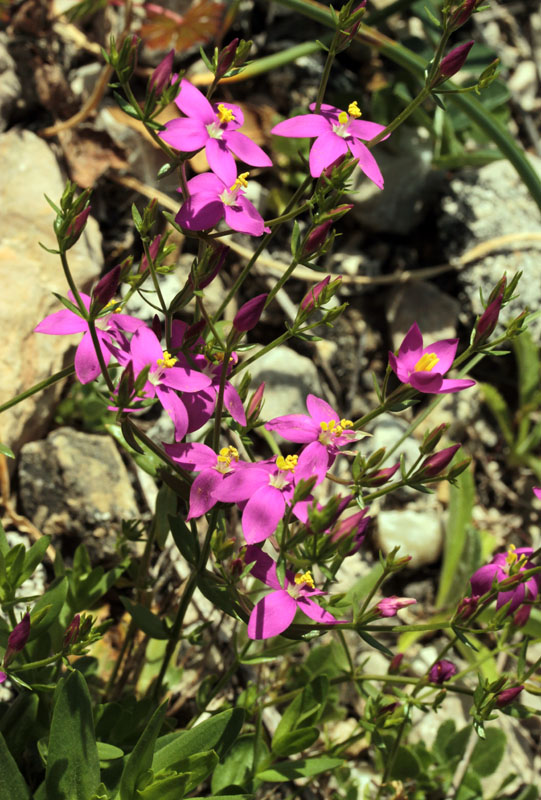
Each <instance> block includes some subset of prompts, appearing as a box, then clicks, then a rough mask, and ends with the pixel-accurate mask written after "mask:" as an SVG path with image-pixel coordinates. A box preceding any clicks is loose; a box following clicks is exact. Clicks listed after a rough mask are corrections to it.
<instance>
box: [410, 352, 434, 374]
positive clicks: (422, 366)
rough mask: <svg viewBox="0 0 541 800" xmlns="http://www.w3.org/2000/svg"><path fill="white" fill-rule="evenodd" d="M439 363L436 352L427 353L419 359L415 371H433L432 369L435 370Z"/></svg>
mask: <svg viewBox="0 0 541 800" xmlns="http://www.w3.org/2000/svg"><path fill="white" fill-rule="evenodd" d="M438 363H439V358H438V356H437V355H436V353H425V354H424V356H421V358H420V359H419V361H418V362H417V363H416V365H415V368H414V371H415V372H431V370H433V369H434V367H435V366H436V364H438Z"/></svg>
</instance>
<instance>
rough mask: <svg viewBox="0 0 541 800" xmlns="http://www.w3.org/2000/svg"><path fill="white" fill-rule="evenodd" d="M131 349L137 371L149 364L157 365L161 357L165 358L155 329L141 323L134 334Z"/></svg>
mask: <svg viewBox="0 0 541 800" xmlns="http://www.w3.org/2000/svg"><path fill="white" fill-rule="evenodd" d="M130 350H131V353H132V356H133V362H134V367H135V370H136V372H137V373H139V372H140V371H141V370H142V368H143V367H144V366H146V365H148V364H150V365H151V366H157V362H158V359H159V358H163V349H162V346H161V344H160V342H159V341H158V337H157V336H156V334H155V333H154V331H153V330H151V329H150V328H147V326H146V325H141V327H139V328H137V330H136V331H135V333H134V334H133V336H132V340H131V345H130Z"/></svg>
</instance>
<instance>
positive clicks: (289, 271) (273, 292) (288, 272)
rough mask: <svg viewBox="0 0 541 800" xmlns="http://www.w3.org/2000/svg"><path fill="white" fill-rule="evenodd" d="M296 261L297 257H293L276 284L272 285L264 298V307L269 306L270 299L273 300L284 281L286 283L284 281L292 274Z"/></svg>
mask: <svg viewBox="0 0 541 800" xmlns="http://www.w3.org/2000/svg"><path fill="white" fill-rule="evenodd" d="M298 263H299V262H298V261H297V259H296V258H294V259H293V261H292V262H291V264H290V265H289V267H288V268H287V269H286V271H285V272H284V274H283V275H282V277H281V278H280V280H279V281H277V282H276V284H275V285H274V286H273V288H272V289H271V291H270V292H269V295H268V297H267V299H266V300H265V308H268V307H269V305H270V304H271V303H272V301H273V300H274V298H275V297H276V295H277V294H278V292H279V291H280V289H281V288H282V286H283V285H284V283H286V281H288V280H289V279H290V277H291V276H292V275H293V273H294V272H295V268H296V267H297V265H298Z"/></svg>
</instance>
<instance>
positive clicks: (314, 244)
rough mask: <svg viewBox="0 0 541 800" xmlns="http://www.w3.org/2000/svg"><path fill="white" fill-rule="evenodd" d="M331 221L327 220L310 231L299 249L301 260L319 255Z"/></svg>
mask: <svg viewBox="0 0 541 800" xmlns="http://www.w3.org/2000/svg"><path fill="white" fill-rule="evenodd" d="M331 225H332V221H331V220H327V221H326V222H322V223H321V224H320V225H316V227H315V228H314V229H313V230H312V231H310V233H309V234H308V236H307V237H306V240H305V242H304V244H303V246H302V250H301V260H303V259H306V258H309V257H310V256H315V255H319V253H320V252H321V251H322V250H323V248H324V246H325V244H326V242H327V240H328V233H329V230H330V228H331Z"/></svg>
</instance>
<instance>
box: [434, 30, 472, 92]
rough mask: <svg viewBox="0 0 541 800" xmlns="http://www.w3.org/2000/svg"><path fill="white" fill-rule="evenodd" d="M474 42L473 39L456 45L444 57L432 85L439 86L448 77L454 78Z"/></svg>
mask: <svg viewBox="0 0 541 800" xmlns="http://www.w3.org/2000/svg"><path fill="white" fill-rule="evenodd" d="M474 44H475V42H474V41H473V39H472V40H471V41H470V42H465V43H464V44H459V45H458V47H455V48H454V49H453V50H451V52H450V53H447V55H446V56H445V57H444V58H442V60H441V61H440V65H439V67H438V71H437V73H436V75H435V77H434V79H433V81H432V87H435V86H438V85H439V84H440V83H443V82H444V81H446V80H447V79H448V78H452V77H453V75H456V73H457V72H460V70H461V69H462V67H463V66H464V64H465V62H466V59H467V58H468V53H469V52H470V50H471V49H472V47H473V45H474Z"/></svg>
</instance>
